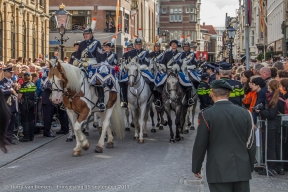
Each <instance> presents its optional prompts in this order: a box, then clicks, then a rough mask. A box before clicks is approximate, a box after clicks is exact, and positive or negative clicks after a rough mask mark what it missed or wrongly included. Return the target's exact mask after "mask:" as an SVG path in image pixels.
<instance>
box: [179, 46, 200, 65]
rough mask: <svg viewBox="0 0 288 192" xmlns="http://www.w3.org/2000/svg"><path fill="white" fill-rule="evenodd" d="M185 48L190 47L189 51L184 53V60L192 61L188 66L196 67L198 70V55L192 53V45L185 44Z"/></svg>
mask: <svg viewBox="0 0 288 192" xmlns="http://www.w3.org/2000/svg"><path fill="white" fill-rule="evenodd" d="M183 46H184V47H189V50H188V51H183V53H182V60H184V59H186V60H190V61H189V63H188V64H187V65H189V66H191V65H195V66H196V68H197V66H198V63H197V60H196V54H195V53H194V52H192V51H190V43H188V42H185V43H184V45H183Z"/></svg>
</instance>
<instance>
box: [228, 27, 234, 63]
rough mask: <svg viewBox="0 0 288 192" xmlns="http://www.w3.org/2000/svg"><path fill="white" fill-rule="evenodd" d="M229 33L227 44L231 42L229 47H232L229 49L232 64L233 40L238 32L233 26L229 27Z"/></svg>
mask: <svg viewBox="0 0 288 192" xmlns="http://www.w3.org/2000/svg"><path fill="white" fill-rule="evenodd" d="M227 34H228V38H229V40H228V42H227V44H229V47H230V50H229V63H231V64H232V49H233V45H232V43H233V41H234V38H235V34H236V30H235V29H234V28H233V27H229V28H228V29H227Z"/></svg>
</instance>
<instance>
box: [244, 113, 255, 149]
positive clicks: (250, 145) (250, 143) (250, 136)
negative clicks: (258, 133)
mask: <svg viewBox="0 0 288 192" xmlns="http://www.w3.org/2000/svg"><path fill="white" fill-rule="evenodd" d="M247 111H248V113H249V115H250V117H251V123H252V128H251V132H250V135H249V138H248V141H247V143H246V147H247V149H251V147H252V145H253V142H254V126H253V125H254V123H253V122H254V121H253V117H252V114H251V113H250V111H249V110H247ZM251 140H252V142H251Z"/></svg>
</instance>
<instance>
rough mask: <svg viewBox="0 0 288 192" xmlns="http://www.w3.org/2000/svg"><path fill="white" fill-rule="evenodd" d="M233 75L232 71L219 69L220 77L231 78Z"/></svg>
mask: <svg viewBox="0 0 288 192" xmlns="http://www.w3.org/2000/svg"><path fill="white" fill-rule="evenodd" d="M231 73H232V70H222V69H219V74H220V76H222V75H223V76H229V75H231Z"/></svg>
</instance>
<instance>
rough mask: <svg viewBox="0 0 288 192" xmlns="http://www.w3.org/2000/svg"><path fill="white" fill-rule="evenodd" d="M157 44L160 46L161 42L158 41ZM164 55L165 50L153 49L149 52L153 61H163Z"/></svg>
mask: <svg viewBox="0 0 288 192" xmlns="http://www.w3.org/2000/svg"><path fill="white" fill-rule="evenodd" d="M155 46H159V47H160V43H156V44H155ZM164 55H165V52H164V51H161V50H159V51H152V52H151V53H150V54H149V58H150V60H151V61H155V62H157V63H162V61H163V59H164Z"/></svg>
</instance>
